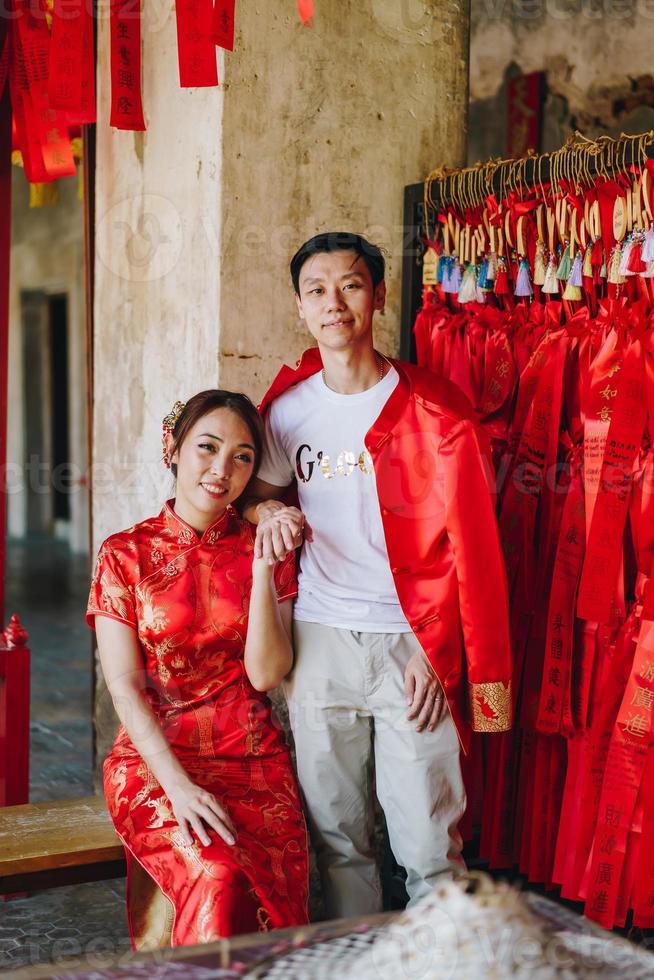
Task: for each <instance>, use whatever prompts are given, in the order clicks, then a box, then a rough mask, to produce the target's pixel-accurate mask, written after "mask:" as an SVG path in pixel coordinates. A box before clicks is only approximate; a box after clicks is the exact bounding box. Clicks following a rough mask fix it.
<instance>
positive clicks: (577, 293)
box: [563, 277, 581, 300]
mask: <svg viewBox="0 0 654 980" xmlns="http://www.w3.org/2000/svg"><path fill="white" fill-rule="evenodd" d="M563 299H570V300H578V299H581V289H580V288H579V286H575V285H574V283H573V282H572V277H571V278H570V279H568V281H567V283H566V284H565V290H564V291H563Z"/></svg>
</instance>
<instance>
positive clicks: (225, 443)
mask: <svg viewBox="0 0 654 980" xmlns="http://www.w3.org/2000/svg"><path fill="white" fill-rule="evenodd" d="M254 461H255V450H254V440H253V438H252V433H251V432H250V429H249V427H248V426H247V425H246V423H245V422H244V421H243V420H242V419H241V418H240V416H238V415H237V414H236V412H233V411H232V410H231V409H230V408H214V409H213V410H212V411H210V412H207V414H206V415H203V416H202V418H200V419H198V421H197V422H196V423H195V425H194V426H193V427H192V428H191V430H190V431H189V432H188V434H187V436H186V438H185V439H184V442H183V443H182V445H181V446H180V447H179V449H177V450H176V452H175V453H174V454H173V457H172V462H173V463H176V464H177V493H176V497H175V510H176V511H177V512H178V513H179V515H180V517H182V518H183V519H184V520H185V521H187V523H189V524H190V525H191V526H192V527H194V528H196V530H198V531H203V530H205V529H206V528H208V527H209V525H210V524H213V523H214V521H216V520H217V519H218V518H219V517H220V515H221V514H222V513H223V511H224V510H225V508H226V507H227V505H228V504H230V503H232V502H233V501H234V500H236V499H237V498H238V497H240V495H241V494H242V493H243V491H244V490H245V487H246V485H247V483H248V480H249V479H250V477H251V476H252V474H253V472H254Z"/></svg>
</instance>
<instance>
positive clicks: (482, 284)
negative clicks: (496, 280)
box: [477, 258, 492, 289]
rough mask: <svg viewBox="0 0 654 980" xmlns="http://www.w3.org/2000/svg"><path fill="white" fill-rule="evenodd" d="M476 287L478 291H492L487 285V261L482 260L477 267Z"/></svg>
mask: <svg viewBox="0 0 654 980" xmlns="http://www.w3.org/2000/svg"><path fill="white" fill-rule="evenodd" d="M477 287H478V288H479V289H492V286H489V285H488V259H487V258H485V259H483V261H482V263H481V266H480V267H479V276H478V277H477Z"/></svg>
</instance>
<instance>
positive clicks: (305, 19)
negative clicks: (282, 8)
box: [297, 0, 314, 27]
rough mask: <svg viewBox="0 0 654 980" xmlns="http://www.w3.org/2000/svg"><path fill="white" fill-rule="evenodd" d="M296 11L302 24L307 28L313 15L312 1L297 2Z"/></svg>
mask: <svg viewBox="0 0 654 980" xmlns="http://www.w3.org/2000/svg"><path fill="white" fill-rule="evenodd" d="M297 9H298V13H299V15H300V17H301V18H302V23H303V24H304V25H305V27H306V26H308V24H309V22H310V20H311V18H312V17H313V14H314V7H313V0H297Z"/></svg>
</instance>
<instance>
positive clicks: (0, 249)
mask: <svg viewBox="0 0 654 980" xmlns="http://www.w3.org/2000/svg"><path fill="white" fill-rule="evenodd" d="M0 22H1V23H0V623H4V619H5V616H4V596H5V534H6V516H7V494H6V479H7V473H6V465H7V367H8V364H7V361H8V356H9V257H10V252H11V102H10V100H9V79H8V78H7V74H6V72H5V73H4V77H3V70H2V68H3V66H2V53H3V51H4V53H5V54H6V53H7V52H6V45H7V43H8V41H9V39H8V37H7V32H8V30H9V25H10V23H11V22H10V20H9V18H8V17H0ZM3 83H4V84H3Z"/></svg>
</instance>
